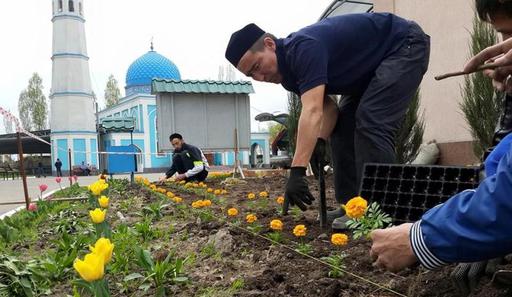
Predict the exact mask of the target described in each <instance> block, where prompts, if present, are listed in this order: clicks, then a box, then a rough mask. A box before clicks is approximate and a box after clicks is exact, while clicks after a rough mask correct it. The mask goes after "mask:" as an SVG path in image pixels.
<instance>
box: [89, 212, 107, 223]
mask: <svg viewBox="0 0 512 297" xmlns="http://www.w3.org/2000/svg"><path fill="white" fill-rule="evenodd" d="M106 214H107V210H106V209H104V210H102V209H100V208H96V209H95V210H89V216H90V217H91V220H92V222H93V223H94V224H101V223H103V221H104V220H105V215H106Z"/></svg>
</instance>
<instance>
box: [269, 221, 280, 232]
mask: <svg viewBox="0 0 512 297" xmlns="http://www.w3.org/2000/svg"><path fill="white" fill-rule="evenodd" d="M270 229H272V230H277V231H281V230H283V222H281V220H272V221H270Z"/></svg>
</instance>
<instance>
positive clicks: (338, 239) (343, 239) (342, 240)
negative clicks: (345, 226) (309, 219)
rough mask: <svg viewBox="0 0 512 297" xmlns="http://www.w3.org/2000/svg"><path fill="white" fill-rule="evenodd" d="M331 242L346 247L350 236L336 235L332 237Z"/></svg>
mask: <svg viewBox="0 0 512 297" xmlns="http://www.w3.org/2000/svg"><path fill="white" fill-rule="evenodd" d="M331 242H332V244H334V245H346V244H347V243H348V236H347V235H346V234H343V233H334V234H333V235H332V236H331Z"/></svg>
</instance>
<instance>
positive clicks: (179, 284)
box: [0, 176, 507, 296]
mask: <svg viewBox="0 0 512 297" xmlns="http://www.w3.org/2000/svg"><path fill="white" fill-rule="evenodd" d="M310 182H311V189H312V191H313V194H314V195H315V196H317V195H316V183H315V182H314V181H313V180H310ZM327 182H328V184H327V185H328V187H327V188H328V189H329V191H330V192H328V197H329V196H332V186H331V184H332V181H330V180H328V181H327ZM100 183H101V182H100ZM107 184H108V187H106V188H104V189H102V188H103V186H101V185H100V184H96V185H93V186H91V187H90V191H86V190H84V188H80V189H73V190H72V191H69V190H68V193H67V194H73V193H76V195H79V196H80V195H90V196H89V199H88V200H85V201H83V202H67V201H66V202H46V201H44V202H38V207H37V211H34V212H27V211H22V212H20V213H17V214H15V215H14V216H12V217H11V218H8V219H5V220H4V221H1V222H0V239H1V240H0V254H1V255H0V296H2V292H6V293H5V295H6V296H32V295H48V296H66V295H73V294H75V295H77V296H78V295H80V296H90V293H89V292H91V291H94V290H96V291H94V292H97V293H96V294H97V295H98V296H100V294H106V293H105V292H104V291H101V292H100V290H107V291H108V292H110V295H111V296H235V295H236V296H400V295H402V296H455V291H454V289H453V288H452V286H451V283H450V280H449V273H450V272H451V267H448V268H445V269H443V270H441V271H437V272H427V271H425V270H422V269H420V268H414V269H409V270H406V271H404V272H401V273H399V274H392V273H388V272H383V271H380V270H377V269H375V268H373V267H372V263H371V259H370V257H369V246H370V243H369V241H368V240H367V239H366V236H365V234H366V233H364V232H362V233H361V235H360V236H361V237H360V238H359V239H354V238H353V235H352V234H349V233H347V234H336V235H333V234H331V233H330V231H329V230H321V229H320V228H319V225H318V222H317V221H316V216H317V215H316V210H315V208H314V207H312V208H311V209H309V210H308V211H306V212H304V213H303V212H301V211H300V210H297V209H295V208H292V209H291V211H290V215H288V216H282V215H281V214H280V209H281V204H282V202H283V198H282V195H283V189H284V178H282V177H275V176H274V177H263V178H250V179H247V180H244V181H239V180H232V179H228V180H226V179H225V176H214V177H213V178H212V179H211V180H207V181H206V182H205V183H204V184H179V183H178V184H176V183H170V182H169V183H166V184H164V185H156V184H151V183H150V182H149V181H147V180H144V179H141V178H139V179H138V181H137V183H136V184H134V185H130V184H129V183H128V182H127V181H126V180H109V181H107ZM55 196H59V197H66V196H62V193H56V195H55ZM102 196H105V197H102ZM67 197H69V196H67ZM96 208H98V210H95V209H96ZM348 208H350V211H353V212H354V214H361V210H362V208H366V205H365V204H364V203H363V202H362V201H360V200H355V201H354V203H353V204H351V205H348V204H347V211H348ZM91 211H92V213H90V212H91ZM103 213H104V214H105V217H103ZM360 223H361V224H364V222H360ZM100 225H101V226H100ZM101 238H104V239H101ZM107 238H110V239H109V242H106V239H107ZM110 244H112V245H113V246H112V248H113V254H111V258H110V254H109V253H108V251H109V249H110V247H111V245H110ZM105 252H106V253H105ZM86 255H89V256H86ZM98 255H103V257H102V258H101V259H100V257H98ZM86 257H87V258H86ZM77 259H78V260H77ZM88 260H89V261H88ZM101 264H102V265H101ZM73 266H75V267H73ZM102 267H103V271H101V268H102ZM85 268H87V269H89V268H90V270H87V269H85ZM84 269H85V270H84ZM101 272H102V273H101ZM81 276H82V277H81ZM100 282H102V283H100ZM103 283H104V284H103ZM482 283H484V282H482ZM88 286H89V287H88ZM91 286H92V287H91ZM94 286H95V287H94ZM98 292H99V293H98ZM473 296H507V295H506V291H505V290H501V291H500V290H498V289H495V288H493V287H490V286H487V285H483V286H482V287H480V288H479V289H478V292H477V293H476V294H475V295H473Z"/></svg>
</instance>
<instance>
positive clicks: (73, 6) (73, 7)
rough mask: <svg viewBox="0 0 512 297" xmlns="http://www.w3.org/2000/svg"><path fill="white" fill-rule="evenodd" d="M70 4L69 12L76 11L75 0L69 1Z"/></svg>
mask: <svg viewBox="0 0 512 297" xmlns="http://www.w3.org/2000/svg"><path fill="white" fill-rule="evenodd" d="M68 6H69V12H74V11H75V3H74V2H73V0H69V1H68Z"/></svg>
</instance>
